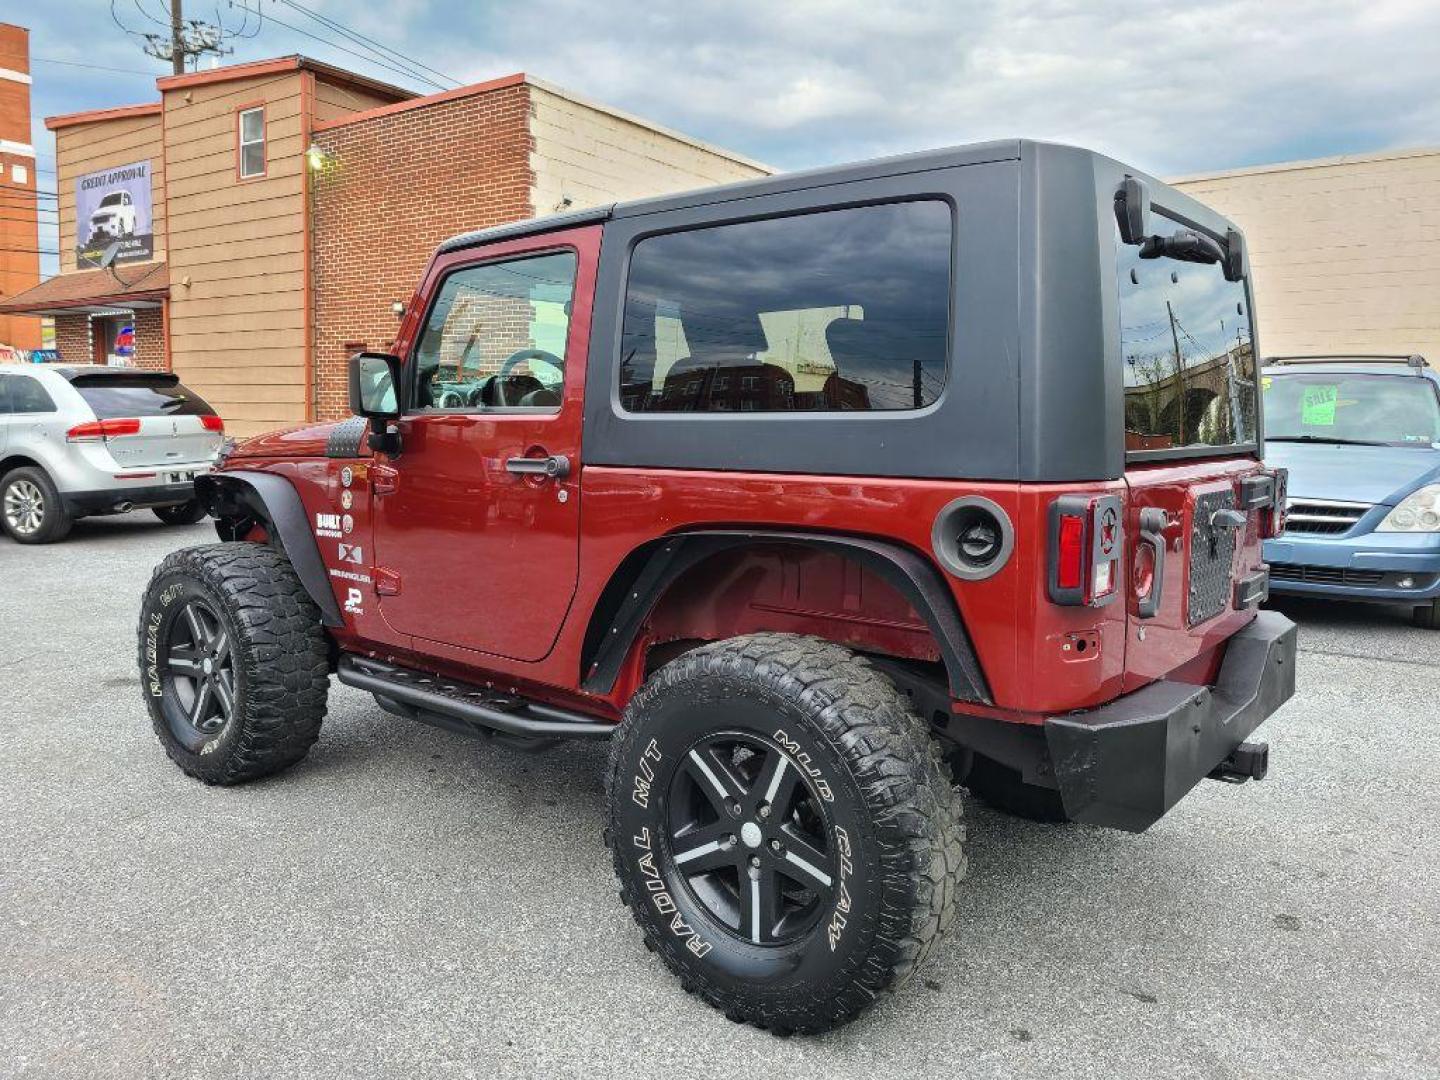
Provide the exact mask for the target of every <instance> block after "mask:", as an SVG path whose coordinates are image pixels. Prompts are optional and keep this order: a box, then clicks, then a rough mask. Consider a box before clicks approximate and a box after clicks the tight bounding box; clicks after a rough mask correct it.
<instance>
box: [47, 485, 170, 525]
mask: <svg viewBox="0 0 1440 1080" xmlns="http://www.w3.org/2000/svg"><path fill="white" fill-rule="evenodd" d="M193 498H195V483H194V481H190V482H188V483H184V484H153V485H151V486H149V487H117V488H108V489H106V490H104V491H62V492H61V493H60V501H61V502H63V503H64V504H65V512H66V513H68V514H73V515H74V516H75V517H84V516H86V515H88V514H113V513H115V512H116V510H117V508H118V507H120V506H124V505H129V506H131V507H132V508H134V509H136V510H143V509H148V508H150V507H155V506H175V505H176V504H178V503H183V502H189V501H190V500H191V499H193Z"/></svg>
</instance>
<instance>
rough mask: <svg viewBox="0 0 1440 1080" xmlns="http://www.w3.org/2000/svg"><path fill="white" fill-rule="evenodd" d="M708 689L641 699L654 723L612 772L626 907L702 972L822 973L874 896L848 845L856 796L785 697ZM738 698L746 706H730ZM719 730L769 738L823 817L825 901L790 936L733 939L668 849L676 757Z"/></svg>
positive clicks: (855, 830)
mask: <svg viewBox="0 0 1440 1080" xmlns="http://www.w3.org/2000/svg"><path fill="white" fill-rule="evenodd" d="M726 682H727V683H728V680H726ZM717 689H723V690H724V691H725V692H722V693H716V694H711V693H705V694H703V695H700V696H699V697H700V700H697V698H696V697H695V696H690V697H689V698H688V700H685V699H684V696H683V695H673V696H672V695H671V694H662V695H660V698H661V700H651V701H650V702H648V703H646V706H647V708H648V709H650V710H653V711H652V715H656V720H655V726H653V727H652V726H650V725H648V724H647V728H649V730H648V731H646V732H642V733H640V734H639V735H638V736H637V738H636V740H635V746H634V747H633V748H632V749H631V753H630V759H629V761H628V762H627V763H626V764H625V765H624V766H623V771H621V772H620V774H619V776H618V777H617V779H620V780H621V782H622V783H623V784H624V789H625V794H624V796H623V797H622V798H621V799H620V800H617V801H616V803H615V804H614V805H615V807H616V809H617V810H618V816H617V818H616V819H615V820H614V821H612V828H613V829H614V830H615V836H616V839H617V845H616V846H617V853H620V849H621V848H624V849H625V850H624V851H623V855H622V858H623V860H624V862H625V863H627V864H628V865H629V866H630V868H631V873H630V881H631V883H632V892H633V893H634V894H635V901H636V905H637V907H639V908H643V910H644V915H645V921H646V922H647V923H649V924H650V925H651V927H652V929H653V930H654V931H655V932H656V933H658V934H660V935H661V936H662V937H666V938H669V939H671V941H672V942H673V945H676V946H683V947H684V949H686V950H688V952H689V953H690V954H691V957H692V959H694V960H702V959H703V960H705V961H706V965H707V967H708V968H709V969H710V971H711V974H712V976H718V977H722V978H723V977H729V978H735V979H742V978H745V979H749V978H756V977H758V978H760V979H761V980H764V981H766V982H772V983H773V984H774V985H775V988H776V991H777V992H780V991H781V990H783V987H784V986H785V985H787V984H791V983H793V982H796V981H800V980H813V979H821V980H825V981H828V979H829V978H830V977H832V976H834V975H836V973H838V972H839V971H841V970H843V969H844V968H845V967H846V966H847V965H848V964H849V963H850V962H851V958H852V957H855V956H857V955H858V953H859V951H860V949H862V948H863V946H864V940H863V938H862V937H860V936H857V933H856V928H857V927H858V926H860V925H861V923H863V922H865V920H864V919H862V918H860V912H862V911H863V910H864V907H865V905H866V904H867V903H868V904H870V905H871V906H872V909H873V907H874V905H876V904H878V900H879V892H880V882H879V878H878V874H876V872H875V869H874V868H871V871H870V876H869V877H868V879H866V880H864V881H859V882H857V874H856V849H857V847H860V846H861V845H862V844H863V843H864V839H863V838H864V837H865V836H866V835H867V834H868V826H867V824H866V822H865V820H864V817H863V815H864V814H865V813H866V812H867V811H866V809H865V803H864V800H863V797H862V796H861V793H860V791H859V789H858V787H857V786H856V785H855V783H854V781H853V780H852V778H851V777H850V776H849V774H848V772H847V771H846V770H845V768H844V764H843V759H841V758H840V756H839V754H838V752H837V751H836V750H834V749H833V748H831V747H830V746H829V745H828V743H827V742H826V740H825V739H824V737H823V736H822V735H820V734H819V733H818V732H816V731H814V730H812V728H813V724H812V721H811V720H810V719H809V718H808V717H806V716H805V715H804V714H803V713H800V712H798V711H797V710H796V709H795V708H794V706H793V704H792V703H790V702H788V701H786V700H785V699H784V698H782V697H779V696H777V695H773V694H770V693H767V692H764V689H763V688H759V687H755V688H750V687H744V688H741V689H740V692H739V693H738V694H737V693H734V692H732V691H735V690H736V687H735V685H734V684H733V683H730V684H729V685H727V686H725V687H723V688H717ZM756 691H759V692H756ZM741 700H743V701H744V704H745V706H746V707H747V708H746V709H737V704H738V703H739V701H741ZM747 710H748V713H749V715H746V716H744V717H743V718H742V717H741V716H740V714H741V713H745V712H747ZM697 712H698V713H700V714H702V715H703V714H716V713H724V714H727V715H729V716H731V717H732V718H734V722H731V723H728V724H721V726H719V727H716V726H715V725H714V724H713V723H712V724H709V725H707V724H706V723H705V722H704V721H703V720H697V719H696V715H695V714H696V713H697ZM657 714H658V715H657ZM687 714H689V715H688V716H687ZM725 729H731V730H735V731H738V732H748V733H750V734H753V735H758V736H761V737H762V738H768V739H770V740H772V741H773V742H775V743H776V744H777V745H778V746H779V747H780V748H781V750H782V751H783V752H784V754H785V756H786V759H787V761H788V762H789V764H790V765H791V767H793V768H795V769H796V770H797V771H798V772H800V773H801V774H802V775H803V776H805V777H806V778H807V780H808V781H809V782H810V784H811V785H812V787H813V789H814V791H815V793H816V795H817V796H818V797H819V798H820V800H821V802H822V803H823V804H824V809H825V813H826V814H827V816H828V817H829V822H828V831H829V837H830V842H831V846H832V850H833V852H834V855H835V866H836V873H837V875H838V876H837V885H838V887H837V889H836V895H835V899H834V900H833V901H832V904H831V907H830V909H829V910H828V911H822V912H821V913H820V915H819V918H818V920H817V921H816V923H815V924H814V926H813V928H812V929H811V930H810V931H809V933H808V935H807V936H806V937H805V938H803V939H802V940H801V941H799V942H795V943H792V944H789V945H781V946H754V945H751V944H750V943H748V942H744V941H741V940H739V939H737V937H736V936H735V934H734V931H733V930H731V929H729V928H728V927H723V926H722V925H720V924H719V923H717V922H716V921H715V919H714V916H713V915H712V914H711V913H710V912H709V911H708V910H706V909H705V908H704V907H703V906H701V905H700V904H699V903H698V902H697V900H696V899H695V897H694V896H693V895H692V894H691V892H690V886H689V884H688V883H687V882H686V880H685V879H684V877H683V875H682V874H681V872H680V870H679V868H678V867H677V866H676V865H675V863H674V860H673V857H672V856H671V853H670V851H669V842H668V839H667V838H666V837H667V834H666V828H667V820H666V818H667V802H668V791H669V786H670V783H671V780H672V779H673V777H674V773H675V769H676V768H677V767H678V762H679V761H680V759H681V758H683V756H684V754H685V753H686V752H687V750H688V748H689V747H690V746H691V745H693V743H694V742H695V741H696V740H697V739H698V738H699V737H702V736H703V735H704V734H707V733H709V732H711V731H716V730H725ZM651 732H653V734H651ZM832 759H833V760H832ZM862 876H863V875H862ZM822 942H823V944H822Z"/></svg>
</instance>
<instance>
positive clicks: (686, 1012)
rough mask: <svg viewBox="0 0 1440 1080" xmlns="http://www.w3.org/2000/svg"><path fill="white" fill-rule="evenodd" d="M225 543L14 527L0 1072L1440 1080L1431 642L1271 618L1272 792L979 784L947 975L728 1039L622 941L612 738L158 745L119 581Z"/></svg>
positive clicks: (0, 664) (331, 729)
mask: <svg viewBox="0 0 1440 1080" xmlns="http://www.w3.org/2000/svg"><path fill="white" fill-rule="evenodd" d="M212 537H213V533H212V532H211V531H210V530H209V529H208V527H207V526H203V525H202V526H197V527H194V528H183V529H171V528H165V527H163V526H161V525H159V524H158V523H157V522H155V521H154V519H153V518H152V517H150V515H148V514H131V515H127V516H125V517H120V518H113V519H103V520H97V521H87V522H82V523H81V524H80V525H78V526H77V527H76V530H75V532H74V534H73V536H72V538H71V539H70V540H69V541H67V542H66V543H64V544H61V545H58V546H53V547H42V548H26V547H20V546H18V545H15V544H13V543H10V542H9V541H8V540H0V702H3V703H4V706H5V709H4V723H5V736H4V738H3V739H0V829H3V832H0V925H3V927H4V931H3V938H0V1017H3V1018H4V1022H3V1023H0V1076H3V1077H77V1078H78V1077H84V1078H87V1080H90V1078H97V1077H124V1078H127V1080H132V1078H140V1077H144V1078H153V1077H226V1078H236V1077H266V1078H273V1077H290V1076H304V1077H337V1078H339V1077H344V1078H347V1080H354V1078H362V1077H404V1078H407V1080H408V1078H418V1077H496V1076H584V1077H603V1076H612V1075H613V1076H626V1077H637V1076H649V1077H657V1078H658V1077H681V1076H707V1077H708V1076H715V1077H747V1078H751V1080H753V1078H757V1077H767V1078H769V1077H780V1076H787V1075H797V1074H802V1073H803V1074H804V1075H807V1076H825V1077H830V1076H835V1077H852V1076H853V1077H864V1078H866V1080H872V1078H873V1077H875V1076H877V1075H880V1076H902V1075H915V1076H922V1075H923V1076H946V1077H954V1076H965V1077H1046V1078H1051V1080H1053V1078H1060V1077H1092V1076H1093V1077H1105V1078H1117V1077H1120V1078H1128V1077H1135V1078H1145V1080H1156V1078H1161V1077H1197V1078H1198V1077H1205V1078H1219V1077H1236V1078H1239V1077H1245V1078H1250V1077H1258V1076H1273V1077H1282V1076H1283V1077H1305V1078H1321V1077H1336V1078H1340V1077H1343V1078H1347V1080H1353V1078H1357V1077H1416V1076H1422V1075H1428V1076H1436V1075H1440V833H1437V824H1436V823H1437V821H1440V782H1437V781H1440V633H1435V632H1427V631H1422V630H1418V629H1413V628H1411V627H1410V626H1409V624H1408V622H1407V621H1406V619H1405V616H1404V614H1403V613H1401V612H1398V611H1391V610H1386V609H1379V610H1372V609H1368V608H1360V607H1354V608H1351V607H1343V608H1342V607H1325V606H1315V605H1308V604H1306V605H1301V604H1295V605H1286V607H1285V610H1287V611H1288V612H1289V613H1290V614H1291V615H1292V617H1294V618H1295V619H1296V620H1297V621H1299V622H1300V623H1301V626H1302V631H1301V632H1302V640H1301V648H1302V650H1303V657H1302V660H1303V666H1302V667H1301V670H1300V687H1299V691H1298V694H1297V696H1296V698H1295V699H1294V700H1293V701H1292V702H1291V703H1290V704H1289V705H1288V706H1287V707H1286V708H1285V709H1284V710H1283V711H1282V712H1281V713H1279V714H1277V715H1276V716H1275V717H1273V718H1272V719H1271V720H1270V721H1269V722H1268V723H1267V724H1266V726H1265V727H1263V728H1262V729H1261V734H1262V735H1263V736H1264V737H1267V738H1268V739H1269V741H1270V743H1271V746H1272V765H1271V778H1270V779H1269V780H1267V781H1265V782H1264V783H1261V784H1249V785H1246V786H1244V787H1240V788H1232V787H1229V786H1226V785H1221V784H1214V783H1205V784H1202V785H1201V787H1200V788H1199V789H1198V790H1197V791H1196V792H1195V793H1193V794H1192V795H1191V797H1190V798H1189V799H1188V800H1186V801H1185V802H1184V803H1183V804H1182V805H1181V806H1180V807H1179V808H1178V809H1177V811H1175V812H1174V813H1173V814H1172V815H1170V816H1169V817H1167V818H1166V819H1165V820H1163V821H1162V822H1160V824H1158V825H1157V826H1155V827H1154V828H1153V829H1151V830H1150V831H1149V832H1148V833H1146V834H1144V835H1142V836H1128V835H1123V834H1120V833H1113V832H1106V831H1101V830H1094V829H1088V828H1081V827H1071V828H1062V829H1056V828H1053V827H1044V826H1038V825H1031V824H1027V823H1023V822H1017V821H1013V820H1010V819H1007V818H1004V817H1001V816H998V815H996V814H994V813H991V812H989V811H987V810H985V809H984V808H983V807H979V806H976V805H975V804H973V803H970V804H968V805H967V810H968V812H969V814H970V836H971V843H970V851H969V854H970V866H971V870H970V878H969V881H968V882H967V888H966V889H965V891H964V892H963V894H962V910H961V912H960V917H959V920H958V927H957V932H955V933H954V934H953V935H952V936H951V938H950V939H949V940H948V941H947V942H946V943H945V944H944V946H943V947H942V948H941V949H940V950H939V953H938V957H937V958H936V961H935V962H934V963H932V964H931V966H930V967H929V968H928V969H927V970H925V971H924V973H923V977H922V978H920V979H917V980H915V981H913V982H912V983H911V984H909V985H908V986H906V987H905V988H904V989H903V990H901V991H900V992H899V993H898V994H896V995H894V996H893V997H892V998H891V999H889V1000H887V1001H886V1002H884V1003H883V1004H882V1005H881V1006H880V1007H879V1008H877V1009H874V1010H872V1011H871V1012H870V1013H868V1014H867V1015H866V1016H864V1017H863V1018H862V1019H861V1020H859V1021H858V1022H856V1023H854V1024H852V1025H850V1026H849V1027H847V1028H845V1029H843V1030H841V1031H838V1032H835V1033H832V1034H831V1035H828V1036H826V1037H824V1038H821V1039H802V1038H792V1039H788V1040H779V1039H776V1038H774V1037H772V1036H769V1035H766V1034H764V1033H762V1032H759V1031H755V1030H753V1029H750V1028H742V1027H737V1026H735V1025H733V1024H731V1023H729V1022H728V1021H726V1020H725V1019H724V1018H723V1017H721V1016H719V1015H718V1014H716V1013H714V1012H712V1011H710V1010H709V1009H708V1008H706V1007H704V1006H702V1005H701V1004H699V1003H698V1002H697V1001H695V1000H693V999H691V998H689V997H687V996H686V995H685V994H683V993H682V992H681V991H680V989H679V987H678V985H677V984H676V983H675V982H674V981H673V980H672V979H671V978H670V977H669V976H668V975H667V974H666V973H665V972H664V970H663V969H662V968H661V966H660V964H659V962H658V961H657V960H656V959H655V958H654V957H653V956H651V955H650V954H648V953H647V952H646V951H645V950H644V949H643V948H642V946H641V944H640V938H639V934H638V932H637V931H636V929H635V927H634V926H633V924H632V923H631V921H630V918H629V916H628V914H627V913H626V912H625V911H624V909H622V908H621V907H620V905H619V904H618V902H617V901H616V895H615V883H614V880H613V875H612V872H611V869H610V866H609V863H608V860H607V858H606V855H605V852H604V849H603V847H602V845H601V842H600V825H601V817H602V799H601V779H600V777H601V765H602V759H603V754H604V749H603V748H602V747H598V746H574V747H569V748H564V749H560V750H557V751H552V752H550V753H546V754H541V755H530V754H524V753H520V752H517V751H514V750H511V749H508V748H504V747H499V746H494V745H489V744H481V743H476V742H471V741H467V740H465V739H464V738H462V737H460V736H455V735H450V734H448V733H444V732H439V731H435V730H431V729H429V728H426V727H423V726H419V725H411V724H407V723H404V722H402V721H398V720H395V719H392V718H390V717H388V716H387V715H386V714H384V713H382V712H381V711H380V709H379V708H378V707H376V705H375V704H374V703H373V701H372V700H371V699H370V698H369V697H368V696H365V695H362V694H359V693H356V692H354V691H351V690H348V689H346V688H343V687H338V686H337V687H335V688H334V689H333V690H332V696H331V713H330V717H329V719H328V720H327V721H326V726H325V729H324V732H323V734H322V735H321V739H320V742H319V743H318V744H317V746H316V747H315V749H314V750H313V751H312V752H311V754H310V757H309V758H308V759H307V760H306V761H305V762H304V763H302V764H301V765H300V766H299V767H297V768H296V769H294V770H292V771H290V772H289V773H287V774H285V775H282V776H280V777H277V778H273V779H270V780H266V781H263V782H260V783H257V784H253V785H250V786H248V787H243V788H236V789H229V790H218V789H208V788H206V787H204V786H203V785H201V784H199V783H196V782H195V781H192V780H190V779H188V778H186V777H185V776H184V775H182V774H181V773H180V772H179V770H177V769H176V768H175V767H174V766H172V765H171V764H170V763H169V761H168V760H167V759H166V758H165V756H164V754H163V752H162V751H161V749H160V747H159V744H158V743H157V742H156V740H155V738H154V736H153V734H152V733H151V731H150V727H149V722H148V719H147V718H146V715H145V712H144V707H143V704H142V702H141V699H140V694H139V690H138V688H137V685H136V675H135V657H134V653H135V624H136V613H137V610H138V600H139V596H140V592H141V589H142V587H143V585H144V583H145V581H146V579H147V578H148V576H149V573H150V569H151V567H152V566H153V565H154V563H155V562H157V561H158V560H159V558H160V557H161V556H162V555H163V554H164V553H165V552H166V551H168V550H170V549H171V548H174V547H179V546H184V545H187V544H191V543H200V542H205V541H207V540H209V539H211V538H212Z"/></svg>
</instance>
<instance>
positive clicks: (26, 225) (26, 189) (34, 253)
mask: <svg viewBox="0 0 1440 1080" xmlns="http://www.w3.org/2000/svg"><path fill="white" fill-rule="evenodd" d="M38 199H39V194H38V192H37V190H36V184H35V148H34V147H33V146H31V145H30V31H28V30H26V29H24V28H23V27H19V26H11V25H10V24H9V23H0V301H3V300H6V299H9V298H10V297H13V296H15V295H16V294H17V293H22V292H24V291H25V290H27V289H30V288H32V287H33V286H34V285H35V284H36V283H37V282H39V280H40V250H39V249H40V237H39V228H38V224H37V223H38V214H37V212H36V210H37V206H38ZM39 347H40V320H39V319H37V318H35V317H34V316H30V315H12V314H7V313H4V312H0V361H3V360H6V359H10V358H11V357H12V356H13V353H12V352H11V350H15V349H20V350H27V351H28V350H30V349H38V348H39Z"/></svg>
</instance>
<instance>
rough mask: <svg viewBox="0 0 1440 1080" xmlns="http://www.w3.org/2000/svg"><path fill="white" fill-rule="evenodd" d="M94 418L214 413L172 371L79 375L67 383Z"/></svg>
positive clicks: (202, 399)
mask: <svg viewBox="0 0 1440 1080" xmlns="http://www.w3.org/2000/svg"><path fill="white" fill-rule="evenodd" d="M70 385H71V386H73V387H74V388H75V389H76V390H77V391H78V392H79V394H80V396H81V397H82V398H84V399H85V404H87V405H89V406H90V408H91V410H92V411H93V412H94V413H95V418H96V419H97V420H114V419H116V418H118V417H122V416H124V417H130V416H214V415H215V410H214V409H212V408H210V406H209V405H208V404H206V403H205V399H204V398H202V397H200V396H199V395H198V394H196V393H195V392H194V391H193V390H190V389H188V388H187V387H185V386H184V385H183V384H181V383H178V382H176V381H175V377H174V376H173V375H170V376H166V375H158V376H157V375H148V376H147V375H144V374H141V373H139V372H137V373H136V374H134V375H108V374H107V375H88V376H87V375H81V376H78V377H76V378H75V379H74V381H73V382H71V384H70Z"/></svg>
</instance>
